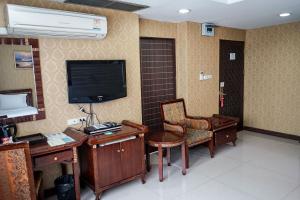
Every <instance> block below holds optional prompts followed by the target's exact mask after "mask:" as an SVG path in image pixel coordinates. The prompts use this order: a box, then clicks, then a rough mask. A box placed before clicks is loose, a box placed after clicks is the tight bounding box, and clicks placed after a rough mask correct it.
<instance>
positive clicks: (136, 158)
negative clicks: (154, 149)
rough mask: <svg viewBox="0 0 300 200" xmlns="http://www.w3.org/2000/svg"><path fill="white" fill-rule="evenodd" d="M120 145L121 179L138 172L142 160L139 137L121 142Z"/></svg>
mask: <svg viewBox="0 0 300 200" xmlns="http://www.w3.org/2000/svg"><path fill="white" fill-rule="evenodd" d="M120 145H121V160H122V176H123V179H126V178H130V177H133V176H135V175H138V174H140V173H141V172H142V170H143V160H144V152H143V148H142V145H143V144H142V141H141V138H137V139H134V140H128V141H126V142H122V143H121V144H120Z"/></svg>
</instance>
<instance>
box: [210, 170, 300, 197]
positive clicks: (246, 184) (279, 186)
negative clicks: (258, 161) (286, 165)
mask: <svg viewBox="0 0 300 200" xmlns="http://www.w3.org/2000/svg"><path fill="white" fill-rule="evenodd" d="M215 180H216V181H218V182H221V183H223V184H226V185H227V186H230V187H232V188H235V189H238V190H240V191H243V192H245V193H248V194H252V195H253V196H255V197H257V198H259V199H264V200H270V199H272V200H279V199H281V198H283V197H284V196H286V195H287V194H288V193H289V192H291V191H292V190H293V189H294V188H296V187H297V185H299V183H297V182H295V181H293V180H291V179H289V178H287V177H285V176H282V175H279V174H277V173H275V172H273V171H270V170H267V169H263V168H259V167H256V166H253V165H250V164H243V165H242V166H239V167H237V168H236V169H234V170H232V171H231V172H229V173H226V174H224V175H222V176H219V177H216V178H215Z"/></svg>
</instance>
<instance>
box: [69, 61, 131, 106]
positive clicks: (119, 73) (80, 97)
mask: <svg viewBox="0 0 300 200" xmlns="http://www.w3.org/2000/svg"><path fill="white" fill-rule="evenodd" d="M67 75H68V94H69V103H100V102H105V101H110V100H113V99H118V98H122V97H126V96H127V87H126V62H125V60H84V61H83V60H81V61H76V60H68V61H67Z"/></svg>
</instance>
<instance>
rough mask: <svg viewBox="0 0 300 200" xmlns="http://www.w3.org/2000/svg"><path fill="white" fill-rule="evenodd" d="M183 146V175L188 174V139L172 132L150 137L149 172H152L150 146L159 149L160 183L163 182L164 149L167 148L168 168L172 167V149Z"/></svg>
mask: <svg viewBox="0 0 300 200" xmlns="http://www.w3.org/2000/svg"><path fill="white" fill-rule="evenodd" d="M180 145H181V156H182V174H183V175H185V174H186V159H187V158H186V156H188V155H186V152H185V150H186V149H185V145H186V137H185V136H182V135H180V134H179V133H178V134H176V133H174V132H170V131H161V132H157V133H153V134H151V135H149V137H148V140H147V145H146V159H147V170H148V171H150V168H151V167H150V155H149V146H152V147H157V148H158V172H159V181H160V182H162V181H163V148H167V161H168V166H170V165H171V155H170V154H171V153H170V148H172V147H176V146H180Z"/></svg>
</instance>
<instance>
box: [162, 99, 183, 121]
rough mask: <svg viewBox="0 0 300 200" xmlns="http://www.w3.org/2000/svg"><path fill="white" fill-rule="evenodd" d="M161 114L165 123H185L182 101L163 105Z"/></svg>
mask: <svg viewBox="0 0 300 200" xmlns="http://www.w3.org/2000/svg"><path fill="white" fill-rule="evenodd" d="M162 108H163V114H164V118H165V120H166V121H169V122H172V123H182V124H184V122H185V113H184V105H183V101H179V102H175V103H169V104H163V105H162Z"/></svg>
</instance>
